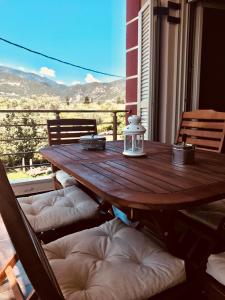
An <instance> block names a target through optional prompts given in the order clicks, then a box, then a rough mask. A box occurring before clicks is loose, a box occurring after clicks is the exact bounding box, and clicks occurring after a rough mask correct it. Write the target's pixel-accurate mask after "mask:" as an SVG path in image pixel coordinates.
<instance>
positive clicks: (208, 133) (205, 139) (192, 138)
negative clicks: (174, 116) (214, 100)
mask: <svg viewBox="0 0 225 300" xmlns="http://www.w3.org/2000/svg"><path fill="white" fill-rule="evenodd" d="M183 135H186V136H187V143H189V144H193V145H196V147H197V148H200V149H204V150H208V151H213V152H219V153H220V152H225V145H224V136H225V113H224V112H217V111H214V110H195V111H190V112H184V113H183V114H182V118H181V123H180V128H179V132H178V136H177V142H181V141H182V136H183Z"/></svg>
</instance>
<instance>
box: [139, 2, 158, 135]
mask: <svg viewBox="0 0 225 300" xmlns="http://www.w3.org/2000/svg"><path fill="white" fill-rule="evenodd" d="M154 5H155V1H154V0H150V1H148V2H147V3H146V4H145V5H144V6H143V7H142V8H141V10H140V12H139V20H138V22H139V25H138V26H139V31H138V38H139V47H138V49H139V50H138V51H139V53H138V113H139V115H140V116H141V123H142V125H143V126H144V127H145V128H146V134H145V139H150V140H151V139H152V137H153V103H154V14H153V8H154Z"/></svg>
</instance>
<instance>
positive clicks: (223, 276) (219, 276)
mask: <svg viewBox="0 0 225 300" xmlns="http://www.w3.org/2000/svg"><path fill="white" fill-rule="evenodd" d="M206 273H208V274H209V275H211V276H212V277H213V278H214V279H216V280H217V281H218V282H220V283H221V284H223V285H225V252H222V253H219V254H211V255H210V256H209V258H208V262H207V268H206Z"/></svg>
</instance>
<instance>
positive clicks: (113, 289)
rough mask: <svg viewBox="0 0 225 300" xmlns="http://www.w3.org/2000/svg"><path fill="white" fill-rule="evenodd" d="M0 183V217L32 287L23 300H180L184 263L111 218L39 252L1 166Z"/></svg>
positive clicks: (30, 228) (45, 246)
mask: <svg viewBox="0 0 225 300" xmlns="http://www.w3.org/2000/svg"><path fill="white" fill-rule="evenodd" d="M0 181H1V185H0V213H1V215H2V218H3V221H4V223H5V225H6V228H7V231H8V233H9V235H10V238H11V240H12V243H13V245H14V247H15V250H16V252H17V254H18V257H19V259H20V261H21V263H22V265H23V267H24V269H25V272H26V273H27V276H28V278H29V280H30V282H31V284H32V286H33V288H34V291H33V293H32V295H31V297H29V299H42V300H50V299H54V300H63V299H67V298H69V299H74V300H75V299H77V300H81V299H87V300H88V299H94V298H95V299H99V300H103V299H104V300H105V299H108V300H111V299H117V300H124V299H126V300H129V299H134V295H135V297H136V298H137V299H148V298H149V297H150V296H152V298H151V299H152V300H153V299H155V300H156V299H157V300H159V299H160V300H162V299H173V300H178V299H181V298H183V299H185V295H187V286H186V283H185V282H184V281H185V270H184V262H183V261H182V260H180V259H177V258H175V257H173V256H172V255H170V254H168V253H167V252H166V251H165V250H164V249H162V248H161V247H160V246H159V245H157V244H156V243H155V242H154V241H152V240H151V239H149V238H148V237H147V236H145V235H144V234H143V233H141V232H138V231H137V230H135V229H133V228H130V227H127V226H126V225H123V224H122V223H120V222H119V221H118V220H116V219H115V220H112V221H110V222H108V223H106V224H104V225H102V226H101V227H96V228H92V229H88V230H85V231H82V232H79V233H75V234H73V235H69V236H65V237H63V238H61V239H58V240H57V241H54V242H51V243H50V244H47V245H44V246H43V248H42V246H41V244H40V242H39V240H38V239H37V237H36V235H35V233H34V231H33V229H32V227H31V226H30V224H29V222H28V220H27V218H26V216H25V215H24V213H23V211H22V210H21V208H20V205H19V203H18V201H17V199H16V198H15V196H14V194H13V191H12V189H11V186H10V184H9V182H8V179H7V177H6V174H5V171H4V168H3V166H2V165H0ZM103 249H105V250H104V251H103ZM118 249H120V252H119V253H117V251H118ZM106 250H107V251H106ZM115 251H116V252H115ZM103 252H104V254H105V255H103V256H102V254H103ZM152 254H153V255H152ZM124 255H125V256H124ZM121 257H122V259H121ZM111 258H112V259H111ZM108 268H109V269H110V272H109V269H108ZM134 270H135V271H134ZM142 270H143V274H142V276H141V279H140V277H139V273H140V272H142ZM7 273H8V272H7ZM65 274H66V275H65ZM81 274H82V276H83V277H82V276H81ZM110 274H111V275H110ZM11 276H12V273H11ZM2 277H3V276H2ZM1 279H2V278H1ZM156 282H157V283H156ZM98 283H99V284H98ZM175 285H177V286H176V287H173V286H175ZM15 286H17V288H16V289H15ZM134 287H135V288H134ZM71 289H72V291H71ZM118 289H119V293H118ZM15 290H16V295H15V296H16V299H24V298H23V295H21V291H20V288H19V286H18V284H17V283H16V279H14V291H15ZM165 290H167V291H165ZM124 291H125V295H124ZM163 291H165V292H163ZM126 293H127V294H126ZM157 293H158V294H159V295H156V294H157ZM115 295H116V297H115ZM147 295H149V296H147ZM154 295H156V296H154Z"/></svg>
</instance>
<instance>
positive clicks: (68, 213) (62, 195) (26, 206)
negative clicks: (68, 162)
mask: <svg viewBox="0 0 225 300" xmlns="http://www.w3.org/2000/svg"><path fill="white" fill-rule="evenodd" d="M18 201H19V203H20V205H21V207H22V209H23V211H24V213H25V215H26V216H27V218H28V220H29V222H30V224H31V226H32V227H33V228H34V230H35V231H36V232H41V231H47V230H49V229H53V228H58V227H61V226H63V225H67V224H71V223H75V222H78V221H80V220H83V219H89V218H91V217H94V216H95V215H96V213H97V209H98V205H97V203H96V202H95V201H94V200H93V199H91V198H90V197H89V196H88V195H87V194H86V193H84V192H83V191H82V190H81V189H79V188H78V187H76V186H71V187H67V188H65V189H61V190H56V191H53V192H48V193H44V194H39V195H35V196H30V197H24V198H19V199H18Z"/></svg>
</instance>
